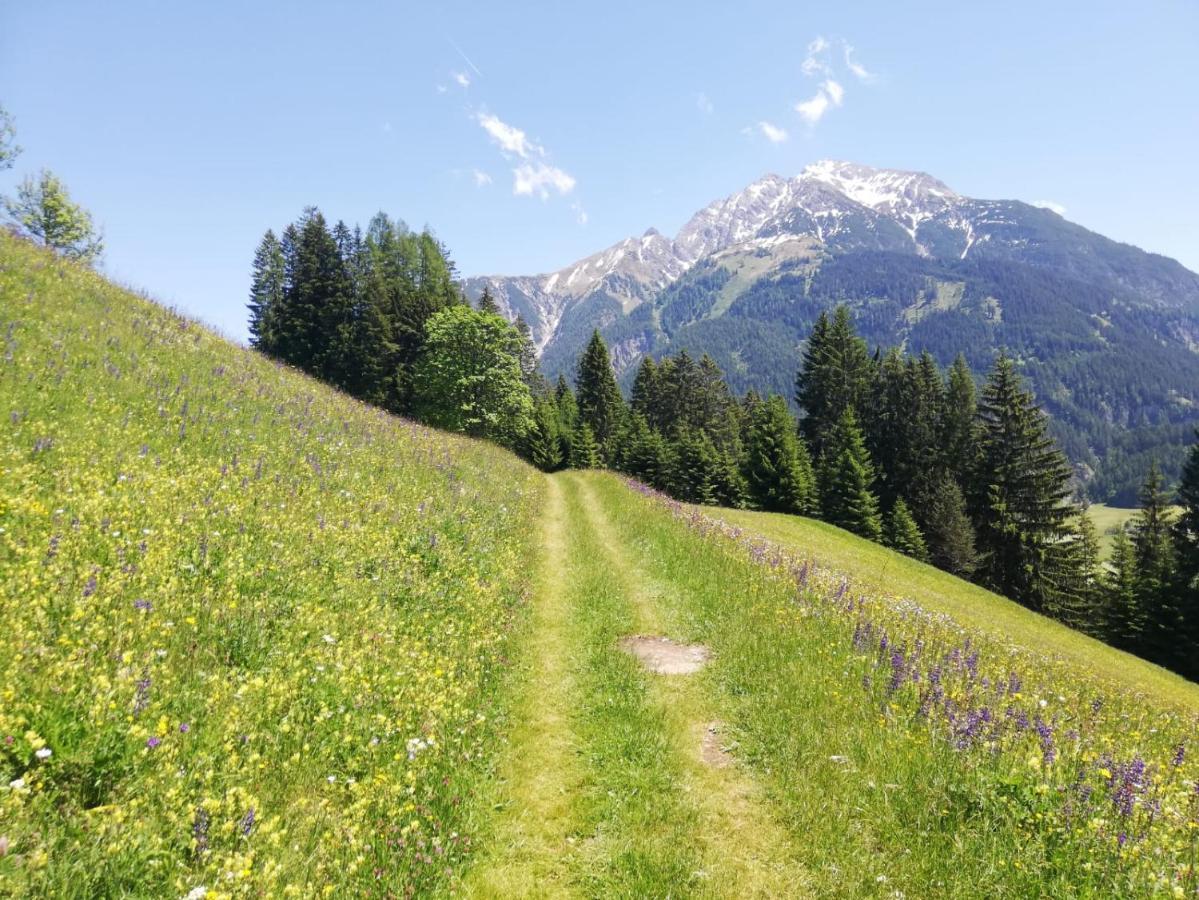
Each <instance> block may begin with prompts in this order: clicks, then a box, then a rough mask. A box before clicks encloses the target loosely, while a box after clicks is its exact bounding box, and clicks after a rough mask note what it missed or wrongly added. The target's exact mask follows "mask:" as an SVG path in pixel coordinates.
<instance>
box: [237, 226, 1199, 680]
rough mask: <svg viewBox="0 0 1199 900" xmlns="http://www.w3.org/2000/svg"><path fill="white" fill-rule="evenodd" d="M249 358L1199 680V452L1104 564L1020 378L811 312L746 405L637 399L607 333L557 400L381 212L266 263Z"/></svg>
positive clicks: (1151, 482)
mask: <svg viewBox="0 0 1199 900" xmlns="http://www.w3.org/2000/svg"><path fill="white" fill-rule="evenodd" d="M249 305H250V312H251V321H250V330H251V334H252V336H253V344H254V346H255V347H257V348H258V349H260V350H262V351H263V352H265V353H268V354H270V355H271V356H274V357H276V358H278V359H280V360H281V361H284V362H287V363H289V364H291V365H294V366H297V367H298V368H300V369H303V370H304V371H307V372H309V373H311V374H313V375H315V376H316V377H318V378H320V379H322V380H324V381H326V382H328V383H330V384H333V385H335V386H336V387H339V388H341V389H342V390H344V391H346V392H348V393H350V394H352V395H354V396H356V397H359V398H361V399H363V400H365V401H367V402H370V403H373V404H376V405H378V406H381V407H383V408H385V409H388V410H390V411H393V412H398V413H401V414H405V415H409V416H413V417H415V418H418V419H420V420H421V421H424V422H427V423H429V424H432V425H435V426H438V427H442V428H447V429H451V430H455V431H461V432H465V433H467V434H471V435H474V436H477V437H482V438H486V439H489V440H493V441H496V442H498V443H501V444H503V445H504V446H507V447H510V448H512V449H514V450H517V451H518V452H520V453H522V454H524V455H525V456H526V457H527V458H528V459H529V460H530V461H531V462H533V463H534V464H535V465H537V466H538V467H540V468H542V469H544V470H546V471H554V470H556V469H560V468H565V467H572V468H595V467H605V468H610V469H614V470H617V471H621V472H625V473H628V474H630V475H633V476H634V477H636V478H638V479H640V480H642V481H644V482H646V483H648V484H650V485H652V486H654V487H657V488H659V489H661V490H664V491H666V492H667V493H669V494H671V495H672V496H674V497H677V498H678V499H680V500H684V501H687V502H692V503H701V504H720V505H724V506H733V507H741V506H748V507H752V508H756V509H763V510H769V511H777V512H786V513H795V514H800V515H807V516H815V517H818V518H821V519H823V520H825V521H827V522H830V523H832V524H834V525H837V526H839V527H842V528H845V529H847V530H849V531H851V532H854V533H855V534H858V535H861V536H862V537H865V538H868V539H870V540H874V541H880V542H882V543H885V544H886V545H888V546H890V547H893V548H894V549H896V550H898V551H900V552H902V553H905V554H907V555H909V556H912V557H915V558H917V559H920V560H925V561H928V562H930V563H932V564H934V565H936V566H938V567H940V568H942V569H944V570H946V571H948V572H951V573H953V574H955V575H959V576H961V577H964V578H973V579H974V580H975V581H977V582H978V583H980V584H982V585H984V586H986V587H988V588H990V589H992V590H995V591H996V592H998V593H1001V594H1004V595H1006V596H1008V597H1011V598H1013V599H1015V600H1017V601H1019V602H1021V603H1023V604H1025V605H1026V606H1028V607H1030V608H1032V609H1034V610H1037V611H1038V612H1042V613H1044V614H1046V615H1050V616H1053V617H1055V618H1058V619H1060V620H1062V621H1064V622H1066V623H1068V624H1070V625H1072V626H1073V627H1076V628H1079V629H1082V630H1085V631H1087V632H1089V633H1091V634H1094V635H1096V636H1098V637H1101V638H1103V639H1105V640H1107V641H1109V642H1111V643H1113V644H1116V645H1117V646H1120V647H1124V648H1126V649H1128V650H1131V651H1133V652H1135V653H1138V654H1141V655H1143V656H1146V657H1148V658H1150V659H1153V660H1155V661H1157V662H1160V663H1162V664H1164V665H1168V666H1171V667H1173V668H1175V669H1177V670H1179V671H1182V672H1185V673H1186V674H1188V675H1199V654H1196V653H1195V652H1194V651H1195V650H1196V648H1199V444H1197V445H1196V447H1195V448H1193V449H1192V451H1191V456H1190V460H1189V462H1188V464H1187V466H1186V469H1185V472H1184V476H1183V480H1182V487H1181V491H1180V493H1179V497H1178V502H1179V504H1180V505H1181V506H1182V514H1181V515H1179V516H1177V517H1175V516H1174V514H1173V512H1172V508H1171V502H1170V498H1169V497H1168V496H1167V495H1166V493H1165V491H1164V488H1163V485H1162V478H1161V476H1160V474H1158V472H1157V470H1156V468H1155V469H1153V470H1152V471H1151V472H1150V473H1149V477H1148V479H1147V481H1146V483H1145V487H1144V489H1143V491H1142V506H1143V508H1142V510H1141V511H1140V513H1138V515H1137V516H1136V518H1135V520H1134V521H1133V523H1132V526H1131V527H1130V529H1129V530H1128V533H1127V534H1124V533H1121V534H1120V535H1118V536H1117V538H1116V542H1115V548H1114V554H1113V559H1112V562H1111V564H1110V565H1105V564H1103V563H1102V562H1101V560H1100V555H1099V543H1098V539H1097V537H1096V535H1095V529H1094V526H1093V525H1092V523H1091V522H1090V520H1089V518H1088V517H1087V515H1086V513H1085V510H1084V509H1083V508H1082V507H1081V506H1080V505H1079V504H1078V503H1077V502H1076V501H1075V500H1074V490H1073V476H1072V471H1071V468H1070V466H1069V464H1068V463H1067V461H1066V458H1065V456H1064V455H1063V454H1062V452H1061V451H1060V449H1059V448H1058V447H1057V446H1056V444H1055V443H1054V441H1053V440H1052V438H1051V437H1050V436H1049V433H1048V419H1047V417H1046V415H1045V413H1044V412H1043V411H1042V410H1041V408H1040V407H1039V406H1038V405H1037V403H1036V402H1035V400H1034V398H1033V396H1032V394H1031V393H1030V392H1029V391H1028V390H1027V388H1026V387H1025V386H1024V384H1023V382H1022V379H1021V377H1020V375H1019V374H1018V372H1017V367H1016V364H1015V362H1014V361H1013V360H1012V359H1011V358H1009V357H1008V356H1006V355H1004V354H1002V353H1001V354H1000V355H999V357H998V359H997V360H996V361H995V364H994V367H993V368H992V370H991V372H990V373H989V376H988V378H987V380H986V383H985V384H984V386H983V388H982V390H981V392H979V391H978V390H977V388H976V384H975V379H974V376H973V374H972V373H971V371H970V369H969V367H968V366H967V364H966V361H965V359H964V357H962V356H959V357H958V358H957V360H956V361H955V362H954V364H953V366H952V367H951V368H950V370H949V371H948V372H942V371H940V370H939V368H938V367H937V365H936V363H935V362H934V360H933V358H932V357H931V356H930V355H929V354H927V353H924V354H921V355H920V356H918V357H912V356H909V355H906V354H904V353H902V352H901V351H899V350H890V351H888V352H885V353H884V352H881V351H876V352H875V353H873V354H871V353H870V352H869V349H868V347H867V345H866V342H865V341H864V340H863V339H862V338H861V337H860V336H859V335H858V334H857V332H856V330H855V327H854V324H853V321H852V319H851V318H850V314H849V311H848V309H847V308H845V307H839V308H838V309H837V310H836V311H835V313H834V314H833V315H831V316H830V315H828V314H821V316H820V318H819V319H818V320H817V322H816V324H815V327H814V328H813V330H812V333H811V335H810V336H809V338H808V340H807V343H806V347H805V350H804V355H803V360H802V364H801V367H800V370H799V373H798V375H797V377H796V382H795V396H794V400H795V404H796V406H797V407H798V409H799V410H800V415H799V418H798V420H797V419H796V418H795V417H793V416H792V414H791V411H790V408H789V407H788V404H787V401H786V400H785V399H784V398H783V397H780V396H777V395H773V396H770V397H766V398H763V397H760V396H758V395H757V394H756V393H754V392H752V391H751V392H749V393H747V394H746V395H745V396H743V397H741V398H739V399H738V398H735V397H734V396H733V394H732V392H731V391H730V389H729V387H728V383H727V382H726V380H725V378H724V375H723V373H722V372H721V371H720V368H719V367H718V366H717V365H716V363H715V362H713V360H712V359H711V358H709V357H708V356H704V357H702V358H700V359H698V360H696V359H695V358H693V357H692V356H691V355H690V354H689V353H688V352H687V351H686V350H683V351H680V352H679V353H677V354H675V355H674V356H668V357H665V358H663V359H660V360H657V361H655V360H654V359H653V358H652V357H649V356H647V357H645V358H644V359H643V360H642V362H641V364H640V367H639V369H638V371H637V373H636V379H635V380H634V382H633V386H632V392H631V396H630V398H629V400H628V402H627V403H626V401H625V399H624V397H623V396H622V394H621V391H620V388H619V386H618V385H617V382H616V377H615V373H614V371H613V368H612V363H611V360H610V358H609V354H608V350H607V347H606V346H605V345H604V342H603V340H602V339H601V337H600V335H599V333H598V332H596V333H594V334H593V335H592V337H591V340H590V342H589V343H588V345H587V347H586V349H585V350H584V352H583V354H582V356H581V357H580V359H579V361H578V367H577V373H576V378H575V383H574V386H573V388H572V386H571V385H570V384H569V383H568V382H567V380H566V379H565V378H564V377H560V378H559V379H558V382H557V384H556V385H550V384H548V383H547V382H546V381H545V379H544V378H543V377H542V375H541V372H540V370H539V368H538V364H537V357H536V353H535V350H534V346H533V342H532V340H531V337H530V334H529V329H528V326H527V325H526V324H525V323H524V322H522V321H519V320H518V321H517V323H516V324H515V325H513V324H509V323H508V322H507V321H506V320H505V319H504V318H503V316H502V315H501V314H500V310H499V307H498V305H497V304H496V302H495V300H494V298H492V297H491V295H490V294H489V293H487V292H484V295H483V297H482V298H481V300H480V302H479V304H478V308H477V309H472V308H471V307H470V306H469V305H468V304H467V303H466V301H465V298H464V297H463V296H462V294H461V291H460V289H459V288H458V285H457V280H456V277H455V272H454V266H453V264H452V262H450V260H449V257H448V254H447V253H446V251H445V248H444V247H442V246H441V244H439V243H438V241H437V240H436V239H435V238H434V237H433V236H432V235H431V234H430V233H429V232H427V231H425V232H422V233H419V234H417V233H414V232H410V231H409V230H408V229H407V228H405V227H404V226H403V225H402V224H401V223H397V222H394V221H392V220H391V219H389V218H388V217H387V216H386V215H384V214H382V213H380V214H378V215H377V216H375V218H374V219H372V220H371V223H370V227H369V228H368V229H367V232H366V234H365V235H363V234H362V232H361V231H360V230H359V229H357V228H355V229H353V230H351V229H349V228H348V227H347V226H346V225H345V224H343V223H341V222H339V223H337V225H336V226H334V227H333V228H332V229H330V228H329V227H328V225H327V223H326V221H325V219H324V217H323V216H322V215H321V214H320V212H319V211H317V210H315V209H308V210H306V211H305V212H304V214H303V215H302V216H301V217H300V219H299V220H298V221H297V222H295V223H294V224H292V225H289V226H288V227H287V228H286V229H285V230H284V231H283V233H282V237H281V238H276V237H275V235H274V234H273V233H272V232H269V231H268V232H267V233H266V235H265V237H264V238H263V240H262V242H261V244H260V245H259V247H258V252H257V253H256V255H255V258H254V277H253V286H252V290H251V297H250V304H249Z"/></svg>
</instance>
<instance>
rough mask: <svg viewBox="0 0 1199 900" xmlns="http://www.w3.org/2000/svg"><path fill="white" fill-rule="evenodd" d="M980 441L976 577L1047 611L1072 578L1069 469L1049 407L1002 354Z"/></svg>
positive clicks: (983, 408)
mask: <svg viewBox="0 0 1199 900" xmlns="http://www.w3.org/2000/svg"><path fill="white" fill-rule="evenodd" d="M979 421H980V423H981V436H982V445H981V453H980V466H979V469H978V473H979V480H978V482H977V483H978V485H979V487H977V488H976V491H975V504H976V521H977V523H978V546H979V550H980V555H981V565H980V568H979V570H978V573H977V574H978V576H979V578H980V580H981V581H982V583H983V584H984V585H985V586H987V587H989V588H991V589H992V590H994V591H996V592H998V593H1001V594H1004V595H1005V596H1008V597H1011V598H1012V599H1014V600H1017V601H1019V602H1021V603H1023V604H1025V605H1026V606H1029V607H1031V608H1033V609H1036V610H1040V611H1049V610H1051V609H1053V607H1054V606H1055V605H1058V604H1060V603H1062V602H1063V601H1064V600H1065V597H1064V596H1063V595H1062V592H1063V591H1065V590H1067V589H1068V586H1069V584H1071V583H1072V581H1073V575H1072V573H1071V571H1070V569H1069V566H1070V558H1069V541H1070V539H1071V536H1072V535H1071V529H1070V527H1069V524H1068V523H1069V520H1070V519H1072V518H1073V517H1074V516H1076V515H1077V509H1076V508H1075V507H1074V506H1073V505H1071V504H1070V503H1069V502H1068V500H1069V498H1070V496H1071V493H1072V492H1071V486H1070V481H1071V474H1072V473H1071V471H1070V465H1069V463H1068V462H1067V461H1066V458H1065V456H1064V455H1063V454H1062V452H1061V451H1060V450H1059V449H1058V448H1057V446H1056V445H1055V444H1054V442H1053V439H1052V438H1051V437H1050V436H1049V434H1048V423H1047V419H1046V416H1045V413H1044V411H1042V410H1041V408H1040V407H1039V406H1037V404H1036V402H1035V401H1034V400H1033V397H1032V394H1030V393H1029V392H1028V391H1026V390H1024V388H1023V387H1022V386H1021V384H1020V380H1019V376H1018V375H1017V374H1016V370H1015V366H1014V365H1013V363H1012V361H1011V359H1009V358H1008V357H1007V356H1006V355H1003V354H1000V356H999V358H998V360H997V361H996V363H995V368H994V370H993V371H992V372H991V376H990V378H989V379H988V381H987V385H986V388H985V389H984V391H983V395H982V402H981V403H980V405H979Z"/></svg>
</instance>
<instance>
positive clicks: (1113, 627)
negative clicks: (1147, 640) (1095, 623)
mask: <svg viewBox="0 0 1199 900" xmlns="http://www.w3.org/2000/svg"><path fill="white" fill-rule="evenodd" d="M1109 566H1110V570H1111V574H1110V575H1109V577H1108V579H1107V594H1108V598H1107V603H1106V604H1105V605H1106V608H1107V621H1106V622H1105V626H1106V629H1107V633H1106V636H1105V637H1106V640H1107V642H1108V643H1109V644H1112V645H1113V646H1115V647H1119V648H1121V649H1122V650H1130V651H1133V652H1136V651H1138V650H1140V648H1141V647H1142V646H1143V645H1144V633H1145V613H1144V610H1142V609H1141V604H1140V600H1139V598H1138V596H1137V581H1138V577H1137V557H1136V550H1135V549H1134V548H1133V546H1132V541H1130V540H1129V539H1128V533H1127V532H1126V531H1125V530H1124V529H1123V528H1121V529H1120V530H1119V531H1117V532H1116V536H1115V538H1114V539H1113V540H1112V555H1111V560H1110V562H1109Z"/></svg>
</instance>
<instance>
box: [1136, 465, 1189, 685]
mask: <svg viewBox="0 0 1199 900" xmlns="http://www.w3.org/2000/svg"><path fill="white" fill-rule="evenodd" d="M1140 501H1141V508H1140V510H1138V512H1137V514H1136V515H1135V516H1134V517H1133V519H1132V522H1131V523H1130V525H1129V533H1130V537H1131V539H1132V548H1133V555H1134V557H1135V559H1136V567H1137V568H1136V571H1137V577H1136V595H1137V605H1138V606H1139V608H1140V610H1141V612H1142V613H1143V615H1144V632H1143V633H1142V636H1141V647H1140V651H1141V655H1143V656H1145V657H1147V658H1148V659H1152V660H1153V661H1154V662H1156V663H1159V664H1161V665H1166V666H1168V665H1173V664H1175V663H1176V662H1177V652H1176V651H1177V649H1178V642H1179V638H1180V636H1181V635H1182V634H1183V632H1184V625H1183V621H1182V615H1181V611H1180V610H1179V608H1178V604H1177V603H1176V598H1175V596H1174V594H1173V591H1172V590H1171V588H1173V586H1174V547H1173V544H1172V542H1171V534H1170V531H1171V521H1170V520H1171V514H1170V500H1169V496H1168V495H1167V494H1166V492H1165V481H1164V479H1163V478H1162V474H1161V471H1160V470H1159V469H1158V467H1157V463H1156V462H1154V463H1152V464H1151V465H1150V467H1149V472H1148V474H1147V475H1146V476H1145V482H1144V484H1143V485H1142V486H1141V493H1140Z"/></svg>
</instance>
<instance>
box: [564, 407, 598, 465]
mask: <svg viewBox="0 0 1199 900" xmlns="http://www.w3.org/2000/svg"><path fill="white" fill-rule="evenodd" d="M599 464H600V458H599V449H598V448H597V447H596V444H595V435H593V434H592V433H591V426H590V425H588V424H587V423H586V422H584V421H583V420H582V419H579V421H578V424H576V425H575V430H574V433H573V434H572V435H571V439H570V467H571V468H572V469H597V468H599Z"/></svg>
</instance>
